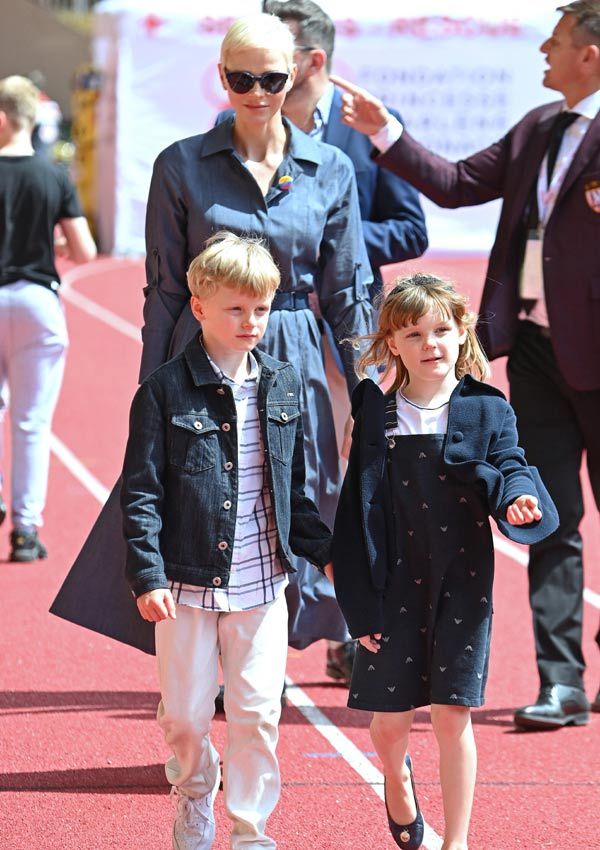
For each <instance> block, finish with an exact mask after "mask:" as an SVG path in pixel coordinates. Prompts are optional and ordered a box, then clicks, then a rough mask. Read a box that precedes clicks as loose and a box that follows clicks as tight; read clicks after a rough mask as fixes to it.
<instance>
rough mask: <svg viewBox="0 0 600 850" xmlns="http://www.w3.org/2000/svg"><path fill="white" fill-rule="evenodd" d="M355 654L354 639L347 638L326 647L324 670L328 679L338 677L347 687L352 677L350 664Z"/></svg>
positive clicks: (351, 664) (352, 662)
mask: <svg viewBox="0 0 600 850" xmlns="http://www.w3.org/2000/svg"><path fill="white" fill-rule="evenodd" d="M355 655H356V641H355V640H348V641H346V643H340V645H339V646H335V647H331V646H328V647H327V666H326V668H325V672H326V673H327V675H328V676H329V678H330V679H339V680H340V681H341V682H343V683H344V685H346V687H348V686H349V685H350V679H351V678H352V666H353V664H354V656H355Z"/></svg>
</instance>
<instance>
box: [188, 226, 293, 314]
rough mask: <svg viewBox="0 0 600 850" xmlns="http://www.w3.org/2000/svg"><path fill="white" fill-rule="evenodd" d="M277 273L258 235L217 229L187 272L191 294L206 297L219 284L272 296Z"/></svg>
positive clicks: (255, 294)
mask: <svg viewBox="0 0 600 850" xmlns="http://www.w3.org/2000/svg"><path fill="white" fill-rule="evenodd" d="M280 280H281V275H280V274H279V269H278V268H277V266H276V264H275V261H274V260H273V257H272V256H271V254H270V253H269V251H268V250H267V248H266V247H265V245H264V242H263V241H262V240H261V239H258V238H252V237H247V236H236V234H235V233H230V232H229V231H228V230H220V231H219V232H218V233H215V234H214V236H211V238H210V239H209V240H208V241H207V242H206V245H205V248H204V250H203V251H202V252H201V253H200V254H198V256H197V257H195V258H194V259H193V260H192V262H191V263H190V266H189V268H188V271H187V282H188V287H189V290H190V292H191V293H192V295H195V296H196V297H197V298H202V297H204V298H206V296H210V295H212V294H213V293H214V292H216V290H217V289H218V288H219V287H220V286H227V287H229V288H230V289H239V290H241V291H242V292H243V293H244V294H246V295H253V296H256V297H257V298H272V297H273V296H274V295H275V291H276V290H277V287H278V286H279V283H280Z"/></svg>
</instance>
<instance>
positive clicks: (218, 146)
mask: <svg viewBox="0 0 600 850" xmlns="http://www.w3.org/2000/svg"><path fill="white" fill-rule="evenodd" d="M332 88H333V86H332ZM330 108H331V107H330ZM234 120H235V115H232V116H231V117H230V118H227V119H225V121H222V122H221V123H220V124H217V125H216V126H215V127H213V128H212V130H209V131H208V133H205V134H204V136H203V140H202V148H201V151H200V156H202V157H205V156H211V155H213V154H216V153H221V152H223V151H233V150H235V146H234V144H233V123H234ZM282 120H283V123H284V124H285V126H286V128H287V129H288V131H289V134H290V144H289V148H288V154H289V156H291V157H292V159H302V160H306V161H308V162H314V163H315V165H321V162H322V156H321V151H320V148H319V143H318V142H317V141H315V140H314V139H311V138H310V136H307V135H306V133H303V132H302V130H299V129H298V128H297V127H295V126H294V124H292V123H291V122H290V121H288V120H287V118H283V119H282Z"/></svg>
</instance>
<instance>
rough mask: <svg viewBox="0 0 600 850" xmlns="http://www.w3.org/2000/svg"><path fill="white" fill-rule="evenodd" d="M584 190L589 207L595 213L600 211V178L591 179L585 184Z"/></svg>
mask: <svg viewBox="0 0 600 850" xmlns="http://www.w3.org/2000/svg"><path fill="white" fill-rule="evenodd" d="M584 190H585V199H586V201H587V204H588V207H589V208H590V209H592V210H594V212H595V213H600V180H590V182H589V183H586V184H585V186H584Z"/></svg>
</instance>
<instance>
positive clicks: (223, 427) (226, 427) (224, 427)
mask: <svg viewBox="0 0 600 850" xmlns="http://www.w3.org/2000/svg"><path fill="white" fill-rule="evenodd" d="M221 430H223V431H231V425H230V424H229V422H223V424H222V425H221Z"/></svg>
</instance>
